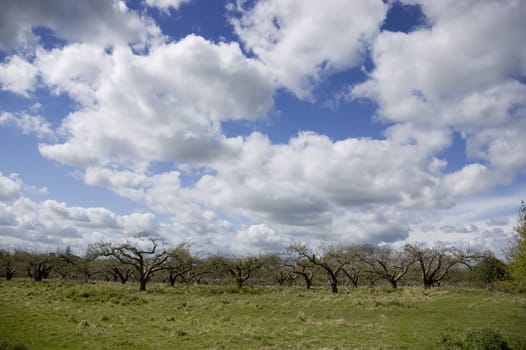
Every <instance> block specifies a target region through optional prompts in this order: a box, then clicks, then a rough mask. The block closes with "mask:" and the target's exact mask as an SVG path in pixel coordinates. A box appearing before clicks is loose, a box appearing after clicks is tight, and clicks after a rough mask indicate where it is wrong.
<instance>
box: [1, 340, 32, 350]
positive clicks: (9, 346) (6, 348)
mask: <svg viewBox="0 0 526 350" xmlns="http://www.w3.org/2000/svg"><path fill="white" fill-rule="evenodd" d="M27 349H28V348H27V345H25V344H24V343H21V342H12V341H8V340H2V341H0V350H27Z"/></svg>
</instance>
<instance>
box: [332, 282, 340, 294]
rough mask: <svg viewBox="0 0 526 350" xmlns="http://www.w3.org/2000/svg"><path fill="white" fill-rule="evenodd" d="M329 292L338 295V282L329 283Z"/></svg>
mask: <svg viewBox="0 0 526 350" xmlns="http://www.w3.org/2000/svg"><path fill="white" fill-rule="evenodd" d="M331 291H332V292H333V293H338V282H337V281H331Z"/></svg>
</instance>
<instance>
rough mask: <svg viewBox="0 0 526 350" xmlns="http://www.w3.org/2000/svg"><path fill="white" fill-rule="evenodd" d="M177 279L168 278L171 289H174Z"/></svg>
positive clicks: (173, 277)
mask: <svg viewBox="0 0 526 350" xmlns="http://www.w3.org/2000/svg"><path fill="white" fill-rule="evenodd" d="M176 279H177V277H175V276H172V275H170V276H168V280H169V281H170V287H173V286H174V285H175V280H176Z"/></svg>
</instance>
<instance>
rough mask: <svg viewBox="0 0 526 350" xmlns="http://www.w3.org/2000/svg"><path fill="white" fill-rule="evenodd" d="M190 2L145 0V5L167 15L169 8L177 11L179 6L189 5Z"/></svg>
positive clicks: (188, 0) (183, 0) (182, 0)
mask: <svg viewBox="0 0 526 350" xmlns="http://www.w3.org/2000/svg"><path fill="white" fill-rule="evenodd" d="M190 1H191V0H146V5H148V6H150V7H156V8H158V9H160V10H161V11H163V12H165V13H169V11H170V8H172V9H174V10H177V9H178V8H179V7H180V6H181V5H183V4H186V3H189V2H190Z"/></svg>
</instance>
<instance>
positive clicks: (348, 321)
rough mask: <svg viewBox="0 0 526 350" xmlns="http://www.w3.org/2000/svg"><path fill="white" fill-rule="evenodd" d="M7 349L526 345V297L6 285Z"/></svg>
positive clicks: (3, 320) (1, 322)
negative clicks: (449, 342) (470, 336)
mask: <svg viewBox="0 0 526 350" xmlns="http://www.w3.org/2000/svg"><path fill="white" fill-rule="evenodd" d="M0 310H2V312H1V316H0V343H1V342H2V341H4V342H7V343H9V344H22V345H25V346H26V347H27V349H59V348H60V349H163V348H177V349H422V348H434V347H435V346H436V344H437V342H438V341H439V340H440V337H441V334H453V335H454V334H462V333H464V332H465V331H467V330H470V329H481V328H492V329H495V330H497V331H498V332H500V333H501V334H502V335H503V336H504V337H505V338H506V339H508V340H510V342H515V343H520V344H526V342H525V341H524V339H523V338H524V335H522V334H523V333H524V325H525V324H526V295H521V294H510V293H501V292H494V291H489V290H483V289H465V288H436V289H432V290H430V291H424V290H423V289H421V288H418V287H405V288H401V289H399V290H388V289H369V288H358V289H349V290H345V289H344V290H342V291H341V293H339V294H337V295H334V294H332V293H330V291H329V290H328V289H327V288H320V289H314V290H311V291H309V290H305V289H301V288H277V287H255V288H246V289H244V290H242V291H241V292H240V291H239V290H237V289H235V288H231V287H217V286H199V287H182V286H179V287H177V286H176V287H174V288H171V287H169V286H166V285H160V284H159V285H155V284H152V285H149V290H148V291H147V292H139V291H138V290H137V286H135V285H133V284H129V285H120V284H116V283H106V282H97V283H95V284H86V283H81V282H61V281H44V282H41V283H36V282H32V281H29V280H13V281H5V280H0Z"/></svg>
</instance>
